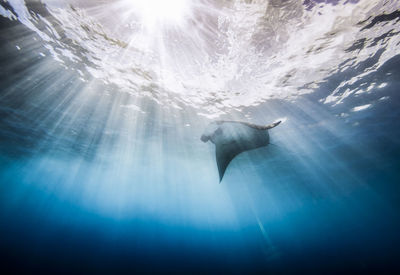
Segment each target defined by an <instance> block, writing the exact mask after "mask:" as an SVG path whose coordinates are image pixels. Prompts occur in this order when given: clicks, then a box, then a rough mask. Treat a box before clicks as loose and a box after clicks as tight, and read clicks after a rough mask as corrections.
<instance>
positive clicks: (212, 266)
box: [0, 1, 400, 274]
mask: <svg viewBox="0 0 400 275" xmlns="http://www.w3.org/2000/svg"><path fill="white" fill-rule="evenodd" d="M317 2H318V1H317ZM328 2H329V1H328ZM7 3H8V2H5V4H4V3H2V6H4V7H9V6H6V5H7ZM307 3H308V2H307ZM32 10H34V11H37V10H35V9H34V8H32ZM42 12H43V11H42ZM376 18H377V19H376ZM369 20H370V21H369V22H370V23H369V25H368V24H367V23H365V24H366V25H367V26H370V27H371V24H372V25H373V23H374V22H375V24H378V23H379V22H381V21H382V22H386V21H390V20H397V21H398V15H397V14H393V15H392V17H391V18H387V17H379V15H377V16H376V17H374V18H370V19H369ZM379 20H381V21H379ZM385 20H386V21H385ZM397 21H396V22H397ZM371 22H372V23H371ZM0 27H1V30H0V64H1V67H0V87H1V88H0V253H1V260H0V261H1V265H0V270H2V271H3V272H5V271H7V273H9V272H10V273H15V274H23V273H26V274H41V273H52V274H62V273H65V274H71V273H82V274H88V273H95V274H98V273H108V274H117V273H131V274H132V273H187V274H189V273H190V274H192V273H214V274H250V273H262V274H265V273H274V274H275V273H278V274H286V273H306V274H308V273H319V274H321V273H339V272H340V273H351V272H354V273H359V272H361V273H369V272H374V273H379V274H382V273H384V272H389V271H390V272H393V273H395V271H399V267H400V266H399V256H400V254H399V246H400V236H399V232H400V211H399V209H400V208H399V207H400V203H399V202H400V186H399V183H400V159H399V156H400V138H399V137H400V119H399V118H400V108H399V107H400V94H399V89H400V51H399V50H397V52H398V53H399V54H396V55H394V56H393V57H391V58H389V60H387V61H386V62H385V63H384V64H383V65H381V66H379V67H378V68H377V69H376V70H375V71H373V72H372V73H369V74H367V75H365V76H362V75H361V73H362V72H364V71H365V70H367V69H368V68H370V67H371V66H373V65H374V64H376V63H377V60H378V59H379V57H380V56H381V55H382V54H383V53H384V51H385V50H381V51H377V52H376V53H375V52H374V53H372V54H371V55H370V57H369V58H367V59H366V60H365V61H364V62H361V63H356V64H353V65H352V66H350V67H346V68H345V67H344V68H343V69H342V70H338V71H336V72H333V73H331V74H330V75H329V76H328V77H326V78H325V79H324V81H323V83H322V84H321V85H319V87H318V88H315V89H314V91H313V92H312V93H309V94H304V95H301V96H299V97H296V98H290V99H287V98H274V99H271V100H266V101H264V102H261V103H258V104H254V105H249V106H244V107H243V109H241V110H238V109H236V108H232V109H231V110H229V111H228V112H227V113H226V114H224V115H222V118H223V119H232V118H233V119H238V118H240V119H241V120H244V119H248V120H250V121H251V122H254V123H260V124H262V123H270V122H272V120H275V119H277V118H282V117H284V118H285V121H284V123H282V124H281V125H279V126H278V127H276V128H274V129H272V130H271V131H270V136H271V143H272V144H271V145H269V146H268V147H265V148H260V149H257V150H252V151H249V152H245V153H242V154H240V155H239V156H238V157H237V158H236V159H235V160H234V161H233V162H232V163H231V164H230V166H229V167H228V170H227V172H226V174H225V177H224V179H223V181H222V182H221V183H220V184H219V183H218V171H217V168H216V164H215V156H214V147H213V146H212V145H211V144H205V143H202V142H201V141H200V135H201V134H202V131H203V130H204V128H205V127H206V126H207V124H208V123H209V122H211V121H212V120H211V119H210V118H207V117H204V116H201V115H200V113H202V112H203V110H200V109H199V108H197V107H194V106H189V105H188V106H184V107H183V108H173V107H172V106H169V105H168V104H167V103H165V102H163V98H162V96H160V97H158V96H157V95H154V98H153V97H148V98H143V99H140V101H139V102H140V106H141V107H142V109H143V111H144V112H135V113H134V115H132V113H129V112H128V111H127V109H126V108H123V107H121V106H125V105H128V104H129V103H132V104H133V103H135V104H137V103H138V101H137V99H136V96H135V95H134V94H129V93H124V92H121V91H120V89H119V87H118V86H117V85H115V84H112V83H111V84H109V83H103V82H102V81H101V80H99V79H97V78H95V77H93V78H91V81H90V83H88V82H84V81H81V80H79V79H80V77H81V75H80V74H79V73H78V72H77V71H76V70H71V66H72V65H71V64H60V62H58V61H57V60H56V59H55V58H53V56H51V55H44V56H43V55H40V54H38V53H40V52H45V51H46V50H45V48H44V46H43V45H44V43H43V41H42V40H41V39H40V38H39V37H38V35H37V34H35V33H34V32H32V31H31V30H30V29H28V28H27V27H26V25H24V24H22V23H20V22H19V21H18V20H9V19H8V18H6V17H3V16H1V17H0ZM393 35H394V34H393ZM28 38H29V39H28ZM33 38H36V39H33ZM63 39H64V40H65V39H68V38H66V37H61V38H60V41H61V40H63ZM16 45H19V47H20V48H21V49H18V48H17V47H16ZM354 45H355V46H354V47H355V48H356V50H361V49H362V48H363V47H366V45H364V46H363V45H360V42H359V41H358V42H357V41H356V42H355V44H354ZM351 50H352V49H350V50H349V51H351ZM392 50H393V49H392ZM394 51H396V50H394ZM84 65H85V64H83V63H82V64H77V65H76V66H82V67H80V68H82V70H84V69H83V68H84V67H85V66H84ZM356 75H361V77H360V78H358V79H357V80H356V81H353V82H351V83H350V84H349V83H347V84H346V85H344V87H343V88H342V89H343V91H344V90H345V89H347V88H349V89H350V88H351V89H353V88H354V87H368V86H370V84H371V83H385V85H382V86H381V87H379V88H377V87H376V86H374V87H373V88H372V89H371V90H370V92H369V93H362V94H358V95H356V94H353V95H352V96H349V97H347V98H345V99H344V100H343V101H342V102H341V103H340V104H338V105H334V106H332V105H329V104H325V103H324V100H323V99H325V98H326V97H327V96H328V95H330V94H331V93H332V91H333V90H335V89H336V88H337V87H338V86H339V85H340V84H341V83H344V82H345V81H346V80H348V79H350V78H352V77H354V76H356ZM160 102H161V103H160ZM210 104H211V103H210ZM367 104H371V105H370V106H369V107H368V108H365V109H361V110H357V108H356V107H357V106H366V105H367ZM354 108H356V109H354ZM228 109H229V108H228ZM350 110H353V111H350ZM245 113H246V114H251V117H250V118H246V117H245V116H243V115H241V114H245ZM3 272H2V273H3ZM4 274H5V273H4Z"/></svg>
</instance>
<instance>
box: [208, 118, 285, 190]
mask: <svg viewBox="0 0 400 275" xmlns="http://www.w3.org/2000/svg"><path fill="white" fill-rule="evenodd" d="M280 123H281V121H280V120H279V121H276V122H274V123H271V124H268V125H256V124H252V123H248V122H244V121H229V120H218V121H214V122H211V123H210V124H209V125H208V126H207V127H206V129H205V130H204V133H203V134H202V135H201V137H200V140H201V141H203V142H208V141H211V142H212V143H214V144H215V155H216V161H217V166H218V173H219V182H221V181H222V178H223V177H224V174H225V171H226V169H227V167H228V165H229V163H230V162H231V161H232V160H233V159H234V158H235V157H236V156H237V155H238V154H240V153H242V152H245V151H248V150H252V149H257V148H260V147H263V146H267V145H268V144H270V142H269V133H268V130H270V129H272V128H274V127H276V126H278V125H279V124H280Z"/></svg>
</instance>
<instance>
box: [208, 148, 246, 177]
mask: <svg viewBox="0 0 400 275" xmlns="http://www.w3.org/2000/svg"><path fill="white" fill-rule="evenodd" d="M243 151H245V150H244V149H243V148H242V147H241V146H240V145H239V144H238V143H236V142H231V143H228V144H217V145H216V146H215V153H216V159H217V166H218V172H219V182H221V180H222V178H223V176H224V174H225V170H226V168H227V167H228V165H229V163H230V162H231V161H232V159H233V158H234V157H236V156H237V155H238V154H240V153H241V152H243Z"/></svg>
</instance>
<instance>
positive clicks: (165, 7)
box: [130, 0, 190, 30]
mask: <svg viewBox="0 0 400 275" xmlns="http://www.w3.org/2000/svg"><path fill="white" fill-rule="evenodd" d="M189 1H190V0H130V3H131V4H132V8H134V11H133V12H134V13H135V14H137V15H138V16H139V17H140V20H141V21H142V23H143V25H144V26H145V27H146V28H148V29H150V30H152V29H154V28H155V27H156V26H157V25H159V26H161V25H181V24H182V23H183V22H184V19H185V17H186V16H188V13H189Z"/></svg>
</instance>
